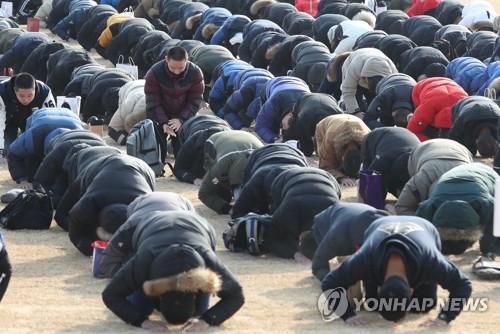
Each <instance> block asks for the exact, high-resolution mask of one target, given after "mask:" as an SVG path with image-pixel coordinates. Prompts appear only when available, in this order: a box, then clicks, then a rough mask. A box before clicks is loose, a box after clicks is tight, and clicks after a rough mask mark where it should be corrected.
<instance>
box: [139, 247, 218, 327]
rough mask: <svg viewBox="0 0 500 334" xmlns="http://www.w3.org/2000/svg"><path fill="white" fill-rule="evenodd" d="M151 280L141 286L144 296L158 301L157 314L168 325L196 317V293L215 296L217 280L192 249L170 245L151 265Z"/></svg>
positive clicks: (215, 275)
mask: <svg viewBox="0 0 500 334" xmlns="http://www.w3.org/2000/svg"><path fill="white" fill-rule="evenodd" d="M150 277H151V280H149V281H146V282H144V285H143V289H144V292H145V294H146V295H148V296H151V297H159V298H160V311H161V313H162V314H163V316H164V317H165V320H166V321H167V322H169V323H171V324H182V323H185V322H186V321H187V320H189V318H191V317H193V316H194V315H195V301H196V295H197V294H198V293H216V292H217V291H219V290H220V288H221V281H220V279H219V276H218V275H217V274H216V273H215V272H213V271H212V270H210V269H208V268H206V267H205V261H204V260H203V258H202V257H201V255H200V254H199V253H198V252H197V251H196V250H195V249H193V248H192V247H190V246H188V245H183V244H176V245H171V246H169V247H168V248H167V249H165V250H164V251H163V252H162V253H160V254H159V255H158V256H157V257H156V258H155V259H154V260H153V262H152V263H151V271H150Z"/></svg>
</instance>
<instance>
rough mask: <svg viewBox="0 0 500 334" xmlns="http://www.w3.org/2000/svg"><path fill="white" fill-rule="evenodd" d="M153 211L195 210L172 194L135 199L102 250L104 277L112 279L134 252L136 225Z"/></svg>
mask: <svg viewBox="0 0 500 334" xmlns="http://www.w3.org/2000/svg"><path fill="white" fill-rule="evenodd" d="M153 211H191V212H195V209H194V206H193V203H191V202H190V201H189V200H188V199H186V198H185V197H183V196H181V195H178V194H176V193H173V192H165V191H155V192H152V193H147V194H145V195H142V196H139V197H137V198H136V199H135V200H134V201H133V202H132V203H130V204H129V205H128V206H127V221H126V222H125V223H124V224H123V225H121V226H120V227H119V228H118V230H116V232H115V233H114V234H113V237H112V238H111V239H110V240H109V244H108V245H107V246H106V248H105V249H104V252H103V254H102V258H101V263H100V266H99V270H100V271H101V272H102V273H103V274H104V276H105V277H110V278H111V277H113V276H114V274H115V273H116V272H117V271H118V270H119V269H120V268H121V266H122V265H123V264H124V263H125V262H126V260H127V258H128V257H129V256H130V255H131V254H132V253H133V252H134V248H133V245H132V240H133V239H134V232H135V230H136V229H137V225H139V223H141V222H142V220H143V218H144V217H145V216H146V215H148V214H150V213H151V212H153Z"/></svg>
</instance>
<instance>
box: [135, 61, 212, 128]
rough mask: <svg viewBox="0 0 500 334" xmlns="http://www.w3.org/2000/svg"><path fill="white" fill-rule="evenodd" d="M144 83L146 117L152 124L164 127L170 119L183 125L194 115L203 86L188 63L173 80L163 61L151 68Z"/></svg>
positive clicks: (199, 77) (172, 75) (199, 75)
mask: <svg viewBox="0 0 500 334" xmlns="http://www.w3.org/2000/svg"><path fill="white" fill-rule="evenodd" d="M145 79H146V84H145V85H144V93H145V94H146V109H147V115H148V117H149V118H151V119H152V120H153V121H154V122H158V123H159V124H166V123H167V122H168V121H169V120H170V119H172V118H179V119H180V120H181V121H182V122H185V121H186V120H188V119H189V118H190V117H192V116H194V115H195V114H196V113H197V112H198V109H199V108H200V103H201V101H202V99H203V91H204V89H205V84H204V82H203V73H202V71H201V69H200V68H199V67H198V66H196V65H195V64H194V63H192V62H190V61H188V62H187V66H186V69H185V70H184V72H183V73H182V74H181V75H180V76H179V77H175V76H174V74H172V73H171V72H170V71H169V70H168V67H167V63H166V61H164V60H163V61H160V62H158V63H156V64H154V65H153V66H152V67H151V69H150V70H149V71H148V72H147V73H146V77H145Z"/></svg>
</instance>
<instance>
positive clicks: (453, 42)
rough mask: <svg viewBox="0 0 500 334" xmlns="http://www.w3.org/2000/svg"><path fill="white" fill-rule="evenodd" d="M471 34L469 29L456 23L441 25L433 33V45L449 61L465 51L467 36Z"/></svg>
mask: <svg viewBox="0 0 500 334" xmlns="http://www.w3.org/2000/svg"><path fill="white" fill-rule="evenodd" d="M471 34H472V32H471V31H470V30H469V29H467V28H466V27H464V26H460V25H458V24H450V25H447V26H443V27H442V28H441V29H439V30H438V31H436V34H435V35H434V43H433V47H435V48H437V49H439V50H440V51H441V52H443V54H444V55H445V56H446V58H448V60H450V61H451V60H453V59H455V58H458V57H461V56H462V55H463V54H464V53H465V52H466V51H467V49H466V46H467V38H468V37H469V36H470V35H471Z"/></svg>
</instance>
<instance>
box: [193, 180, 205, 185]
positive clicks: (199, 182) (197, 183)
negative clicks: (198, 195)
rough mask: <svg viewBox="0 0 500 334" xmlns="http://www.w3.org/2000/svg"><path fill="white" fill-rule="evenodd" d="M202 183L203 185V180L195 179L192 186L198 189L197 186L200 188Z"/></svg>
mask: <svg viewBox="0 0 500 334" xmlns="http://www.w3.org/2000/svg"><path fill="white" fill-rule="evenodd" d="M202 183H203V179H198V178H196V179H194V181H193V184H194V185H195V186H198V187H199V186H201V184H202Z"/></svg>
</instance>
